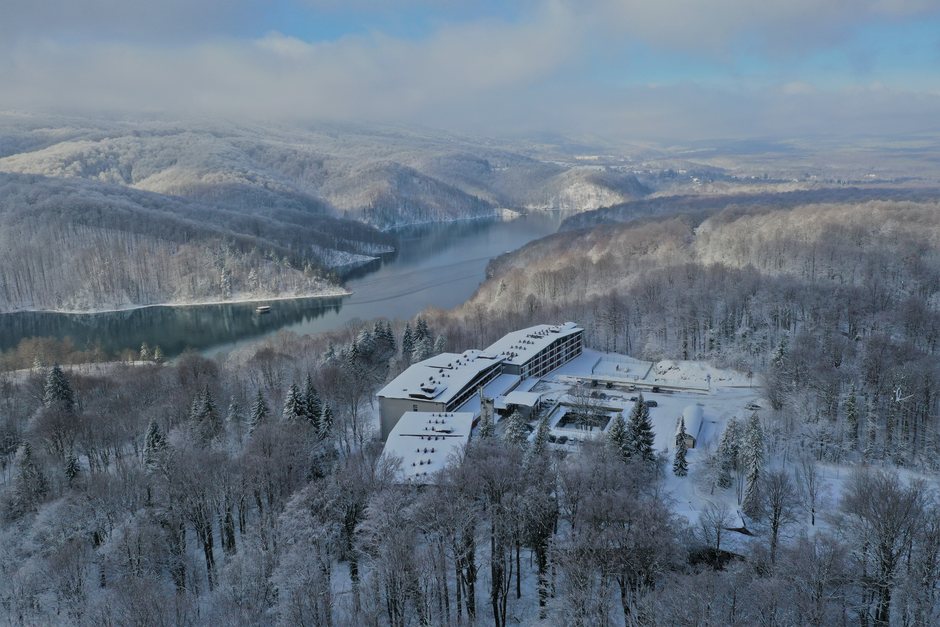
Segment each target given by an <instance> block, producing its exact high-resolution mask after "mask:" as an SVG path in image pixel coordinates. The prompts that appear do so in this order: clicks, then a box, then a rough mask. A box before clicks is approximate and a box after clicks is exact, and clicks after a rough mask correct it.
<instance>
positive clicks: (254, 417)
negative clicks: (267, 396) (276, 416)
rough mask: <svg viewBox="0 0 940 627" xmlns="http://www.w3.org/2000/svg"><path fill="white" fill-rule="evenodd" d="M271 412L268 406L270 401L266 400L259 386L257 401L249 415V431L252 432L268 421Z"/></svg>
mask: <svg viewBox="0 0 940 627" xmlns="http://www.w3.org/2000/svg"><path fill="white" fill-rule="evenodd" d="M270 414H271V410H270V409H269V408H268V403H267V402H266V401H265V400H264V394H262V393H261V389H260V388H259V389H258V394H257V395H256V396H255V402H254V403H252V405H251V414H249V416H248V433H249V434H251V433H252V432H253V431H254V430H255V429H257V428H258V427H260V426H261V425H263V424H264V423H265V422H267V420H268V416H269V415H270Z"/></svg>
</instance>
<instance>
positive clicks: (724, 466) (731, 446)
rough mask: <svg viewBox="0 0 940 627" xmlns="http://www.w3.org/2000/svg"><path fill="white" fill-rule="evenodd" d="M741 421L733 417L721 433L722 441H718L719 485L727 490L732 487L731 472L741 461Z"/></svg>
mask: <svg viewBox="0 0 940 627" xmlns="http://www.w3.org/2000/svg"><path fill="white" fill-rule="evenodd" d="M742 437H743V435H742V433H741V423H740V422H738V419H737V418H734V417H732V418H731V419H730V420H728V424H727V425H725V430H724V433H722V434H721V441H720V442H719V443H718V464H719V472H718V482H717V484H716V485H717V487H719V488H721V489H722V490H726V489H728V488H730V487H731V483H732V481H731V473H732V472H734V471H736V470H737V469H738V467H739V464H740V463H741V460H740V450H741V439H742Z"/></svg>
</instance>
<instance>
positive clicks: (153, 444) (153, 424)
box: [144, 418, 167, 472]
mask: <svg viewBox="0 0 940 627" xmlns="http://www.w3.org/2000/svg"><path fill="white" fill-rule="evenodd" d="M166 449H167V441H166V436H165V435H163V432H162V431H160V425H158V424H157V421H156V420H154V419H153V418H151V419H150V424H149V425H147V435H145V436H144V466H146V467H147V469H148V470H150V471H151V472H156V471H157V470H159V469H160V467H161V466H162V464H163V457H164V454H165V453H166Z"/></svg>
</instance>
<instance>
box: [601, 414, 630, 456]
mask: <svg viewBox="0 0 940 627" xmlns="http://www.w3.org/2000/svg"><path fill="white" fill-rule="evenodd" d="M604 437H605V438H606V440H607V444H608V446H610V447H611V448H612V449H613V450H615V451H616V452H617V454H619V455H620V456H621V457H622V458H623V459H624V460H627V459H630V455H631V454H632V453H633V450H632V448H631V447H630V434H629V433H627V422H626V420H624V419H623V412H620V413H619V414H617V415H616V416H614V420H613V422H612V423H611V425H610V427H608V429H607V433H605V434H604Z"/></svg>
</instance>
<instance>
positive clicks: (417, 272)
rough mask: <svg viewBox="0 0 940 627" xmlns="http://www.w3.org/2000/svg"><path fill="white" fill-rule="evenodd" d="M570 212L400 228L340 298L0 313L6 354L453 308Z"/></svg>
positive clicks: (182, 345) (188, 342)
mask: <svg viewBox="0 0 940 627" xmlns="http://www.w3.org/2000/svg"><path fill="white" fill-rule="evenodd" d="M568 215H570V212H558V211H551V212H538V213H533V214H530V215H527V216H522V217H518V218H515V219H482V220H469V221H461V222H451V223H445V224H431V225H426V226H419V227H410V228H407V229H400V230H398V231H396V232H395V234H396V236H397V237H398V241H399V250H398V251H397V252H396V253H395V254H393V255H388V256H386V257H385V258H383V259H381V260H377V261H374V262H372V263H371V264H369V265H368V266H365V267H362V268H359V269H357V270H356V271H354V272H353V273H352V274H351V275H350V276H349V277H347V280H346V285H347V287H349V288H350V289H351V290H353V292H354V294H352V295H351V296H344V297H340V298H303V299H293V300H283V301H272V302H269V303H268V304H270V305H271V313H269V314H264V315H259V314H257V313H256V312H255V307H256V306H257V303H233V304H226V305H198V306H187V307H171V306H158V307H144V308H141V309H132V310H128V311H118V312H109V313H98V314H59V313H43V312H23V313H12V314H0V350H8V349H10V348H13V347H15V346H16V345H17V344H19V342H20V340H21V339H22V338H25V337H37V336H38V337H56V338H59V339H62V338H65V337H70V338H72V340H73V341H74V342H75V345H76V346H77V347H84V346H86V345H90V344H93V343H94V342H96V341H100V342H101V344H102V346H103V347H104V348H105V350H108V351H111V352H116V351H120V350H123V349H125V348H133V349H135V350H136V349H138V348H140V345H141V344H142V343H143V342H147V344H148V345H150V347H151V348H153V347H154V346H157V345H159V346H160V347H161V348H162V349H163V352H164V354H165V355H166V356H167V357H173V356H176V355H179V354H180V353H182V352H183V351H184V350H185V349H186V348H194V349H196V350H199V351H202V352H204V353H207V354H215V353H216V352H225V353H227V352H229V351H231V350H234V349H236V348H239V347H241V346H244V345H247V344H250V343H252V342H256V341H258V340H259V339H261V338H263V337H266V336H268V335H272V334H274V333H277V332H278V331H280V330H281V329H289V330H291V331H294V332H295V333H298V334H307V333H319V332H322V331H328V330H330V329H336V328H341V327H342V326H343V325H345V324H347V323H348V322H349V321H350V320H353V319H355V318H362V319H368V318H374V317H379V316H381V317H386V318H411V317H413V316H415V315H416V314H417V313H418V312H420V311H421V310H423V309H424V308H425V307H427V306H428V305H434V306H435V307H443V308H444V309H453V308H454V307H456V306H457V305H459V304H461V303H462V302H464V301H465V300H467V299H468V298H469V297H470V296H471V295H472V294H473V292H474V291H475V290H476V288H477V286H478V285H479V284H480V283H481V282H482V281H483V279H484V278H485V277H484V273H485V270H486V264H487V263H488V261H489V260H490V259H492V258H493V257H496V256H497V255H500V254H502V253H504V252H506V251H509V250H515V249H516V248H519V247H521V246H523V245H524V244H526V243H528V242H530V241H532V240H534V239H538V238H540V237H544V236H545V235H549V234H551V233H554V232H555V231H556V230H557V229H558V226H559V224H561V221H562V220H563V219H564V218H565V217H567V216H568Z"/></svg>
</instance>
